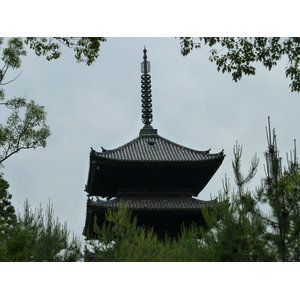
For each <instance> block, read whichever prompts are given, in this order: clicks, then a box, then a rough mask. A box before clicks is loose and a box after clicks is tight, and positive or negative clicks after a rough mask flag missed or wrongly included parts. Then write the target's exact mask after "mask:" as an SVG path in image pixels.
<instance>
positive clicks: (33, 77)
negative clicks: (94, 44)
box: [1, 38, 300, 236]
mask: <svg viewBox="0 0 300 300" xmlns="http://www.w3.org/2000/svg"><path fill="white" fill-rule="evenodd" d="M144 46H146V47H147V50H148V53H147V55H148V60H149V61H150V63H151V73H150V74H151V80H152V104H153V115H154V118H153V123H152V125H153V127H154V128H156V129H158V134H159V135H161V136H163V137H165V138H167V139H169V140H171V141H173V142H175V143H178V144H181V145H183V146H186V147H190V148H193V149H197V150H207V149H209V148H211V153H215V152H219V151H221V150H222V149H224V152H225V154H226V157H225V160H224V162H223V164H222V165H221V167H220V168H219V170H218V171H217V173H216V174H215V176H214V177H213V178H212V180H211V181H210V183H209V184H208V185H207V186H206V188H205V189H204V190H203V192H202V193H200V194H199V196H198V198H199V199H202V200H209V199H210V195H212V197H215V196H217V194H218V190H220V189H221V188H222V179H223V178H224V174H225V173H226V174H227V177H229V178H230V179H231V182H232V184H233V175H232V167H231V160H232V158H233V154H232V149H233V146H234V145H235V143H236V141H238V142H239V144H241V145H243V159H242V161H243V164H242V169H243V170H244V171H245V172H247V170H248V169H249V164H250V160H251V157H252V156H253V155H254V154H255V153H257V154H258V157H259V158H260V165H259V172H258V174H257V176H256V180H254V181H253V183H252V184H251V187H253V186H255V185H257V184H259V181H260V178H261V177H262V176H263V175H264V171H263V164H264V157H263V152H264V151H265V150H266V148H267V144H266V138H265V127H266V126H267V118H268V116H270V117H271V125H272V127H276V133H277V141H278V146H279V149H280V151H281V152H280V153H281V155H282V156H283V157H284V158H285V153H286V152H288V151H289V150H291V149H292V148H293V139H297V140H298V141H299V140H300V136H299V134H300V133H299V132H300V131H299V129H300V123H299V121H298V120H299V108H300V99H299V94H298V93H291V92H290V89H289V87H288V84H289V82H288V81H287V80H286V78H285V75H284V68H285V65H286V61H285V59H283V60H282V61H281V62H280V63H279V64H278V66H277V67H275V68H274V69H273V70H272V71H271V72H269V71H267V70H265V69H264V68H263V67H258V69H257V75H255V76H251V77H244V78H243V79H242V81H240V82H238V83H235V82H233V81H232V79H231V76H230V75H228V74H222V73H218V72H217V70H216V66H215V65H214V64H212V63H210V62H209V61H208V57H209V49H208V48H205V47H204V48H203V49H201V50H195V51H193V52H192V53H191V54H190V55H188V56H187V57H183V56H181V55H180V45H179V40H178V39H175V38H108V41H107V42H106V43H103V45H102V47H101V52H100V57H99V58H98V60H97V62H96V63H94V64H93V65H92V66H90V67H88V66H85V65H83V64H78V63H76V61H75V58H74V55H73V52H72V50H64V54H63V56H62V58H60V59H59V60H57V61H51V62H48V61H46V60H45V58H44V57H37V56H35V54H33V53H32V52H31V51H28V56H27V57H26V58H24V60H23V65H22V68H21V70H23V73H22V75H21V76H20V77H19V78H18V79H17V80H16V81H14V82H13V83H11V84H9V85H8V86H7V87H6V88H5V89H6V95H7V97H10V96H11V97H12V96H23V95H24V94H26V96H27V98H28V100H30V99H34V100H35V101H36V102H37V103H38V104H41V105H44V106H45V109H46V111H47V113H48V122H47V123H48V125H49V126H50V128H51V131H52V136H51V137H50V138H49V140H48V145H47V147H46V148H45V149H37V150H35V151H33V150H28V151H21V152H20V153H18V154H16V155H14V156H12V157H11V158H10V159H8V160H7V161H6V162H5V168H4V169H3V170H2V171H3V172H4V174H5V179H6V180H8V181H9V183H10V192H11V193H12V194H13V199H12V203H13V205H14V206H15V207H16V208H17V209H19V210H21V211H22V206H23V203H24V201H25V199H28V200H29V202H30V204H31V207H32V208H34V207H38V206H39V204H40V203H41V204H42V207H43V208H45V207H46V205H47V204H48V202H49V198H50V201H51V203H52V204H53V207H54V211H55V215H56V216H57V217H59V218H60V220H61V221H62V222H67V224H68V228H69V229H70V230H74V232H75V234H77V235H79V236H81V234H82V229H83V226H84V221H85V213H86V207H85V205H86V200H87V196H86V193H85V192H84V187H85V184H86V182H87V176H88V169H89V152H90V148H91V147H93V148H94V149H95V150H96V151H101V146H103V147H104V148H106V149H113V148H116V147H119V146H121V145H123V144H125V143H127V142H129V141H131V140H132V139H134V138H136V137H137V136H138V134H139V130H140V129H141V128H142V121H141V92H140V89H141V79H140V76H141V73H140V63H141V62H142V56H143V48H144ZM16 74H17V73H16ZM9 75H10V74H8V76H9ZM11 76H12V77H13V73H11ZM8 79H9V78H8ZM1 119H2V118H1ZM1 121H2V120H1ZM284 162H285V160H284Z"/></svg>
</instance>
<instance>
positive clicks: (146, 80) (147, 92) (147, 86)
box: [141, 47, 153, 125]
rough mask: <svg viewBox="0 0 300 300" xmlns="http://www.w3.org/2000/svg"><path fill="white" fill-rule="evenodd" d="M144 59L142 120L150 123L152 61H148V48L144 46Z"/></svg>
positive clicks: (142, 66) (142, 67) (142, 64)
mask: <svg viewBox="0 0 300 300" xmlns="http://www.w3.org/2000/svg"><path fill="white" fill-rule="evenodd" d="M143 52H144V56H143V59H144V61H143V62H142V63H141V72H142V73H143V75H142V76H141V78H142V90H141V92H142V121H143V123H144V124H145V125H150V124H151V122H152V118H153V116H152V104H151V102H152V99H151V97H152V96H151V76H150V74H148V73H149V72H150V62H149V61H147V49H146V47H144V50H143Z"/></svg>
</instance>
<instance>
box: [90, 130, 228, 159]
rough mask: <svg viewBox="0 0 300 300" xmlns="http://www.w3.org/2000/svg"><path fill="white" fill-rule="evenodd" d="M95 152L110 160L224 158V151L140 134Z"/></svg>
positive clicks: (98, 155) (94, 152)
mask: <svg viewBox="0 0 300 300" xmlns="http://www.w3.org/2000/svg"><path fill="white" fill-rule="evenodd" d="M93 154H94V155H95V156H97V157H101V158H104V159H109V160H121V161H152V162H154V161H158V162H162V161H183V162H192V161H211V160H216V159H219V158H223V157H224V154H223V151H222V152H219V153H216V154H209V150H207V151H198V150H193V149H190V148H187V147H184V146H181V145H179V144H176V143H174V142H171V141H169V140H167V139H165V138H163V137H161V136H159V135H157V134H156V135H151V136H143V135H140V136H139V137H137V138H136V139H134V140H132V141H130V142H129V143H127V144H125V145H123V146H121V147H119V148H116V149H113V150H105V151H102V152H96V151H94V150H93Z"/></svg>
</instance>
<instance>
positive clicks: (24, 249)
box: [0, 201, 82, 262]
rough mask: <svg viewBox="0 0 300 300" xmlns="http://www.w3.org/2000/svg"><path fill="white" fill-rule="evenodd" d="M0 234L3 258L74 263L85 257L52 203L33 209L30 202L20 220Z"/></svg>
mask: <svg viewBox="0 0 300 300" xmlns="http://www.w3.org/2000/svg"><path fill="white" fill-rule="evenodd" d="M5 233H6V234H5V235H2V236H0V245H1V246H0V261H23V262H63V261H65V262H71V261H79V260H80V259H81V258H82V253H81V243H80V242H79V240H78V238H77V237H74V236H73V237H72V238H71V239H70V237H69V235H70V233H69V231H68V229H67V225H66V223H65V224H61V223H60V221H59V219H58V218H57V219H55V218H54V211H53V208H52V206H50V205H48V206H47V209H46V211H45V213H44V212H43V210H42V208H39V209H38V210H35V212H33V211H32V210H31V209H30V206H29V204H28V202H27V201H26V202H25V204H24V213H23V215H19V217H18V220H17V222H15V223H14V224H13V226H11V227H10V228H8V229H7V230H6V232H5Z"/></svg>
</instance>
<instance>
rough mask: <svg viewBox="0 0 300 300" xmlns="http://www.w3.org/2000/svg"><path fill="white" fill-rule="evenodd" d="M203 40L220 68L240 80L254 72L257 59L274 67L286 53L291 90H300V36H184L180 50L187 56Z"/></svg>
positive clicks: (211, 58) (269, 68) (286, 69)
mask: <svg viewBox="0 0 300 300" xmlns="http://www.w3.org/2000/svg"><path fill="white" fill-rule="evenodd" d="M202 43H204V45H208V46H209V47H211V48H212V50H211V51H210V54H211V56H210V57H209V60H210V61H211V62H215V64H216V65H217V69H218V71H222V72H223V73H225V72H227V73H231V74H232V79H233V80H234V81H235V82H237V81H238V80H240V79H241V78H242V76H243V74H244V75H255V72H256V67H255V66H254V63H255V62H258V63H262V64H263V66H264V67H266V68H267V69H268V70H271V69H272V68H273V67H274V66H276V65H277V62H278V61H279V60H280V59H282V57H283V56H286V57H287V58H288V63H287V66H286V68H285V75H286V77H287V78H289V79H290V80H291V83H290V85H289V87H290V88H291V91H292V92H295V91H296V92H300V38H299V37H288V38H279V37H253V38H247V37H244V38H242V37H238V38H234V37H220V38H210V37H200V38H198V39H197V41H195V39H194V38H190V37H181V38H180V44H181V53H182V55H183V56H186V55H188V54H189V53H190V52H191V51H192V50H193V49H194V48H195V49H198V48H201V45H202Z"/></svg>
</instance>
